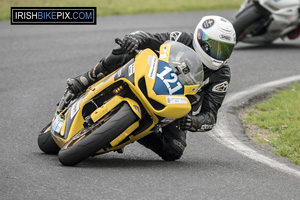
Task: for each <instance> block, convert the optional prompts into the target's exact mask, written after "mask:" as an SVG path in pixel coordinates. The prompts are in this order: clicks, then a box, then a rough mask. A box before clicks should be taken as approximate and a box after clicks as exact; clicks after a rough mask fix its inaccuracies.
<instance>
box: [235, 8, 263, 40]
mask: <svg viewBox="0 0 300 200" xmlns="http://www.w3.org/2000/svg"><path fill="white" fill-rule="evenodd" d="M264 12H266V11H265V10H264V8H262V7H261V6H260V5H256V4H251V5H249V6H248V7H247V8H245V10H243V11H242V12H241V13H239V14H238V15H237V16H236V18H235V20H234V21H233V22H232V25H233V27H234V29H235V33H236V42H239V41H242V40H243V38H244V37H245V36H246V34H247V33H248V32H249V30H248V29H249V27H250V26H251V25H252V24H253V23H254V22H256V21H257V20H259V19H260V18H261V17H262V16H263V15H264Z"/></svg>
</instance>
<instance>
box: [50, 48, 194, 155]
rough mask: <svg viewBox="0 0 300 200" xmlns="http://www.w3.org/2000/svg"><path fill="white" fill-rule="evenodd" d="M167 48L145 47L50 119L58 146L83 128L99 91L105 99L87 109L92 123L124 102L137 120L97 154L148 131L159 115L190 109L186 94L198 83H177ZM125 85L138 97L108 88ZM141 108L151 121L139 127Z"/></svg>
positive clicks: (179, 113)
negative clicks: (134, 97) (86, 112)
mask: <svg viewBox="0 0 300 200" xmlns="http://www.w3.org/2000/svg"><path fill="white" fill-rule="evenodd" d="M170 48H171V45H170V44H163V45H162V46H161V48H160V58H158V56H157V55H156V53H155V52H154V51H152V50H150V49H145V50H144V51H142V52H140V53H139V54H138V55H137V56H136V57H135V59H134V60H131V61H129V62H128V63H127V64H125V65H124V66H123V67H121V68H120V69H118V70H116V71H115V72H113V73H111V74H110V75H108V76H107V77H105V78H103V79H102V80H100V81H98V82H97V83H95V84H94V85H92V86H91V87H89V88H88V89H87V91H86V92H85V93H84V94H83V95H82V96H81V97H80V98H78V100H77V101H76V102H75V103H73V105H72V106H71V107H69V108H68V110H66V111H64V112H62V113H61V114H60V115H58V116H56V117H55V118H54V119H53V122H52V128H51V133H52V136H53V138H54V140H55V142H56V143H57V144H58V146H59V147H62V146H63V145H64V144H65V143H66V142H67V141H69V140H70V139H71V138H72V137H73V136H74V135H76V134H77V133H78V132H79V131H80V130H82V129H83V128H84V123H85V118H84V116H83V113H84V112H83V110H84V108H85V107H86V105H87V104H88V103H89V102H92V101H93V100H94V98H96V97H97V95H98V96H99V94H101V93H105V95H104V96H105V97H107V100H106V101H105V102H104V103H103V105H101V106H100V107H98V108H96V109H95V110H94V111H93V112H92V113H90V118H91V120H92V121H93V122H94V123H95V122H97V121H99V120H100V119H101V118H103V116H105V115H106V114H107V113H109V112H110V111H111V110H112V109H113V108H116V107H117V106H118V105H120V104H121V103H123V102H127V103H128V104H129V105H130V107H131V109H132V111H133V112H134V113H135V114H136V115H137V117H138V120H137V121H136V122H135V123H134V124H132V125H131V126H130V127H128V128H127V129H126V130H125V131H124V132H123V133H121V134H120V135H119V136H118V137H117V138H115V139H114V140H113V141H111V142H110V145H111V148H109V149H101V150H99V151H98V152H97V153H98V154H99V153H105V152H108V151H112V150H117V149H119V148H122V147H123V146H125V145H127V144H129V143H132V142H134V141H136V140H138V139H140V138H142V137H144V136H146V135H148V134H150V133H151V132H153V129H154V127H155V125H156V124H158V123H159V121H160V119H162V118H169V119H177V118H181V117H183V116H185V115H186V114H187V113H189V112H190V110H191V104H190V102H189V100H188V98H187V97H186V95H194V94H196V93H197V91H198V89H199V85H188V86H187V85H183V84H182V83H180V81H179V80H178V79H177V76H176V75H175V73H174V72H173V71H172V70H170V67H169V66H168V57H169V53H170ZM124 87H128V88H127V89H129V90H130V92H131V93H133V94H134V95H135V96H136V97H137V99H138V101H136V100H134V99H132V98H130V97H127V96H124V97H123V96H121V95H118V94H116V95H111V93H110V92H109V91H110V90H116V91H117V92H118V91H119V90H122V88H124ZM108 89H109V91H108V92H107V90H108ZM106 92H107V94H108V95H107V94H106ZM142 110H144V111H146V112H147V114H148V116H149V119H151V122H150V123H149V122H147V123H148V124H147V126H146V127H145V128H142V129H141V131H138V129H139V128H140V126H143V125H144V124H140V122H141V120H142V115H143V113H142ZM133 132H134V134H133ZM125 139H126V140H125Z"/></svg>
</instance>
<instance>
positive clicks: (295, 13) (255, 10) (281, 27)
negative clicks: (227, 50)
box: [232, 0, 300, 43]
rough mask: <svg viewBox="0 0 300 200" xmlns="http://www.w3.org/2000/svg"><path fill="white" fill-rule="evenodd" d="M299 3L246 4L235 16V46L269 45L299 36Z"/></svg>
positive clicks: (252, 0)
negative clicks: (236, 43)
mask: <svg viewBox="0 0 300 200" xmlns="http://www.w3.org/2000/svg"><path fill="white" fill-rule="evenodd" d="M299 16H300V1H299V0H245V1H244V3H243V4H242V6H241V8H240V10H239V11H238V12H237V14H236V15H235V16H234V19H233V22H232V24H233V26H234V28H235V31H236V37H237V38H236V39H237V42H238V41H241V42H245V43H271V42H273V41H274V40H275V39H277V38H279V37H280V38H282V39H284V38H285V37H286V36H287V37H288V38H289V39H295V38H297V37H298V36H299V34H300V21H299Z"/></svg>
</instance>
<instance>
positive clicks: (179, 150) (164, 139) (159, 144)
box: [138, 124, 186, 161]
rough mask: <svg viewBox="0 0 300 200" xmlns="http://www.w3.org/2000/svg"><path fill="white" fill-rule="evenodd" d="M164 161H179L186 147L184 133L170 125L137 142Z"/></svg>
mask: <svg viewBox="0 0 300 200" xmlns="http://www.w3.org/2000/svg"><path fill="white" fill-rule="evenodd" d="M138 142H139V143H140V144H142V145H143V146H145V147H146V148H148V149H151V150H152V151H153V152H155V153H156V154H158V155H159V156H160V157H161V158H162V159H164V160H166V161H174V160H177V159H179V158H180V157H181V156H182V154H183V151H184V149H185V147H186V133H185V132H184V131H182V130H180V129H178V128H177V127H176V126H175V125H173V124H170V125H168V126H166V127H164V128H163V129H162V133H161V132H157V133H156V132H155V133H151V134H149V135H148V136H146V137H144V138H142V139H140V140H139V141H138Z"/></svg>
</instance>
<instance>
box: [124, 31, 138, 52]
mask: <svg viewBox="0 0 300 200" xmlns="http://www.w3.org/2000/svg"><path fill="white" fill-rule="evenodd" d="M122 48H123V49H124V50H125V52H126V53H132V52H134V51H135V50H138V48H139V41H138V39H136V38H135V37H133V36H132V35H125V37H124V38H123V46H122Z"/></svg>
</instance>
